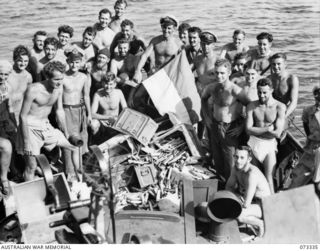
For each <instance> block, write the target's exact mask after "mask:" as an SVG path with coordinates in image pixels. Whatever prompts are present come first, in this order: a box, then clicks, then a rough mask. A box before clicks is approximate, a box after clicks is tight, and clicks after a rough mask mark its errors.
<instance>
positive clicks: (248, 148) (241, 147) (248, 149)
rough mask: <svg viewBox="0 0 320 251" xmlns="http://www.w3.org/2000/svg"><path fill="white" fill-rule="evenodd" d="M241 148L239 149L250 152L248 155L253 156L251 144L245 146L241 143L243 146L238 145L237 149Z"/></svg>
mask: <svg viewBox="0 0 320 251" xmlns="http://www.w3.org/2000/svg"><path fill="white" fill-rule="evenodd" d="M237 150H239V151H247V153H248V157H252V149H251V147H250V146H244V145H241V146H238V147H237V148H236V151H237Z"/></svg>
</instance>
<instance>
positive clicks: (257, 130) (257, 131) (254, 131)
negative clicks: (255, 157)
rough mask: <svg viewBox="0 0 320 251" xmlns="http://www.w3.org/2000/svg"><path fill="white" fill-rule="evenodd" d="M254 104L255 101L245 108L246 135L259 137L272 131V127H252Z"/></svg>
mask: <svg viewBox="0 0 320 251" xmlns="http://www.w3.org/2000/svg"><path fill="white" fill-rule="evenodd" d="M255 103H256V101H253V102H251V103H249V104H248V106H247V117H246V131H247V133H248V135H253V136H260V135H263V134H265V133H267V132H271V131H273V129H274V126H273V125H270V126H266V127H255V126H254V120H253V111H254V109H255V107H256V106H255Z"/></svg>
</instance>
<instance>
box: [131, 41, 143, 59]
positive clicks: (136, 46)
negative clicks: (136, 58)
mask: <svg viewBox="0 0 320 251" xmlns="http://www.w3.org/2000/svg"><path fill="white" fill-rule="evenodd" d="M140 49H142V50H144V51H145V50H146V46H145V44H144V43H143V42H142V41H141V40H139V39H135V40H133V41H131V42H130V49H129V53H130V54H132V55H136V54H137V53H138V52H139V50H140Z"/></svg>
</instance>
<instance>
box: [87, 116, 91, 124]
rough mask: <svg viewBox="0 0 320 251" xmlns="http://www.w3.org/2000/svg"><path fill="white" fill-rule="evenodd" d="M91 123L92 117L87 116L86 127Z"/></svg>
mask: <svg viewBox="0 0 320 251" xmlns="http://www.w3.org/2000/svg"><path fill="white" fill-rule="evenodd" d="M91 121H92V117H91V116H88V117H87V124H88V125H91Z"/></svg>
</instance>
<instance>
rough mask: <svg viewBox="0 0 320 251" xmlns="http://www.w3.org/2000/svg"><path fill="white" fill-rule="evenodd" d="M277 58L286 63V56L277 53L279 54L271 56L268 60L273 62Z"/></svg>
mask: <svg viewBox="0 0 320 251" xmlns="http://www.w3.org/2000/svg"><path fill="white" fill-rule="evenodd" d="M277 58H282V59H283V60H284V61H287V55H286V54H285V53H282V52H279V53H276V54H274V55H272V57H271V58H270V62H272V61H273V60H275V59H277Z"/></svg>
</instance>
